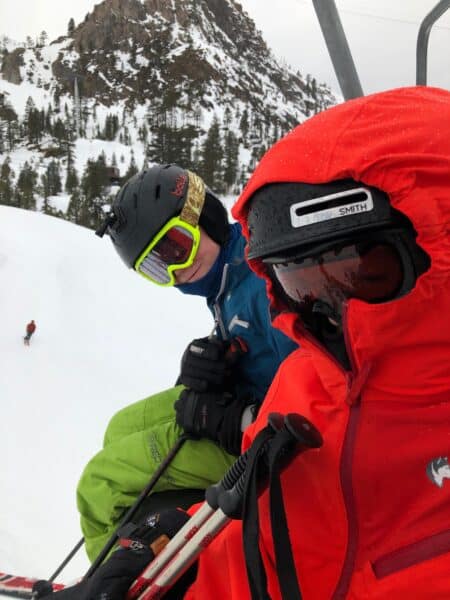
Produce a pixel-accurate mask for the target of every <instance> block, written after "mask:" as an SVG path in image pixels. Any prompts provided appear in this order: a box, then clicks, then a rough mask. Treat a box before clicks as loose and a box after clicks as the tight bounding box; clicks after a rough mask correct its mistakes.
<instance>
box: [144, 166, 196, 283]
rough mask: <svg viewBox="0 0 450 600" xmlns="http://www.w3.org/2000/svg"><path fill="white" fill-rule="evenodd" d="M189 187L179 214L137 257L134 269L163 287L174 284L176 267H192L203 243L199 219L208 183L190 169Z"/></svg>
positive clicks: (188, 172)
mask: <svg viewBox="0 0 450 600" xmlns="http://www.w3.org/2000/svg"><path fill="white" fill-rule="evenodd" d="M187 174H188V189H187V194H186V200H185V203H184V206H183V209H182V211H181V213H180V215H179V216H176V217H173V218H172V219H170V220H169V221H168V222H167V223H166V224H165V225H164V227H163V228H162V229H161V230H160V231H159V232H158V233H157V234H156V236H155V237H154V238H153V239H152V241H151V242H150V244H149V245H148V246H147V247H146V248H145V249H144V251H143V252H142V253H141V254H140V256H139V257H138V259H137V261H136V263H135V265H134V269H135V271H137V272H138V273H139V274H140V275H142V276H143V277H145V278H146V279H149V280H150V281H152V282H153V283H156V284H157V285H160V286H163V287H169V286H172V285H175V283H176V281H175V276H174V274H173V272H174V271H177V270H179V269H187V268H188V267H190V266H191V265H192V264H193V262H194V260H195V257H196V255H197V251H198V247H199V245H200V228H199V226H198V221H199V218H200V214H201V212H202V208H203V204H204V202H205V184H204V182H203V180H202V179H201V178H200V177H199V176H198V175H195V173H192V172H191V171H187Z"/></svg>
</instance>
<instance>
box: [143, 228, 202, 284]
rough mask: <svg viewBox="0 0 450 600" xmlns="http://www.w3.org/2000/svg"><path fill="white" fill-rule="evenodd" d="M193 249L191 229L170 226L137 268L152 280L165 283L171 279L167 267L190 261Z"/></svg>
mask: <svg viewBox="0 0 450 600" xmlns="http://www.w3.org/2000/svg"><path fill="white" fill-rule="evenodd" d="M194 249H196V245H195V243H194V236H193V234H192V232H191V231H189V230H188V229H185V228H184V227H182V226H175V227H171V228H170V229H169V230H168V231H167V232H166V233H165V234H164V235H163V237H162V238H161V239H160V240H159V241H158V242H157V244H156V245H155V246H154V247H153V248H152V249H151V250H150V251H149V252H148V253H147V254H146V255H145V257H144V258H143V259H142V260H141V262H140V264H139V266H138V267H137V269H138V271H140V272H141V273H142V274H144V275H145V276H147V277H148V278H149V279H151V280H152V281H154V282H156V283H159V284H162V285H167V284H169V283H171V281H172V275H171V274H170V272H169V267H173V266H174V265H186V263H187V262H189V261H190V263H192V260H193V259H194V258H195V255H194ZM186 266H187V265H186Z"/></svg>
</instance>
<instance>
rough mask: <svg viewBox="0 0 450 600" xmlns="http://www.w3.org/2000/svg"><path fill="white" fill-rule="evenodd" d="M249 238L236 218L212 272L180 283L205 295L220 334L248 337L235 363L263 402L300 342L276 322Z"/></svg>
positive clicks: (243, 387)
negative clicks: (251, 261) (250, 259)
mask: <svg viewBox="0 0 450 600" xmlns="http://www.w3.org/2000/svg"><path fill="white" fill-rule="evenodd" d="M245 243H246V242H245V239H244V237H243V235H242V232H241V226H240V225H239V224H238V223H233V224H231V225H230V237H229V240H228V242H227V243H226V244H225V247H224V248H223V249H222V250H221V254H220V256H219V258H218V260H217V264H216V268H214V267H213V269H212V270H211V271H212V273H211V274H208V275H206V276H205V277H204V278H203V280H200V281H199V282H197V283H196V284H185V285H180V286H177V288H178V289H180V290H181V291H182V292H183V293H186V294H193V295H199V296H205V297H206V300H207V304H208V307H209V309H210V310H211V312H212V314H213V316H214V320H215V323H216V331H217V336H218V337H219V338H220V339H223V340H229V339H232V338H234V337H239V338H241V339H242V340H243V341H244V342H245V344H246V345H247V348H248V351H247V352H246V353H245V354H244V355H243V356H242V357H241V358H240V360H239V362H238V364H237V366H236V369H237V371H238V374H237V380H238V381H239V391H240V392H241V393H243V394H244V395H245V394H250V395H252V396H253V397H254V398H255V400H257V401H258V402H262V400H263V399H264V396H265V394H266V392H267V390H268V388H269V386H270V384H271V383H272V380H273V378H274V376H275V373H276V371H277V369H278V367H279V366H280V363H281V362H282V361H283V360H284V359H285V358H286V356H288V354H290V353H291V352H292V351H293V350H295V349H296V348H298V345H297V344H295V343H294V342H293V341H292V340H290V339H289V338H288V337H287V336H286V335H284V333H281V331H279V330H278V329H274V328H273V327H272V324H271V315H270V312H269V301H268V299H267V294H266V287H265V285H266V284H265V282H264V280H263V279H261V278H260V277H258V276H257V275H255V273H254V272H253V271H252V270H251V269H250V267H249V266H248V264H247V262H246V260H245V254H244V249H245Z"/></svg>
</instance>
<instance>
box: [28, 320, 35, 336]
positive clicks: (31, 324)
mask: <svg viewBox="0 0 450 600" xmlns="http://www.w3.org/2000/svg"><path fill="white" fill-rule="evenodd" d="M35 331H36V324H35V322H34V321H30V322H29V323H28V325H27V333H34V332H35Z"/></svg>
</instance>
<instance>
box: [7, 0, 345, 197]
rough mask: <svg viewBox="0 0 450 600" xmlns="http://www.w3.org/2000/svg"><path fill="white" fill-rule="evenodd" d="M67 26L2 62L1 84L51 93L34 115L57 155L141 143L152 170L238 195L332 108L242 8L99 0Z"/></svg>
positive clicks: (188, 0) (227, 0)
mask: <svg viewBox="0 0 450 600" xmlns="http://www.w3.org/2000/svg"><path fill="white" fill-rule="evenodd" d="M72 25H74V24H73V23H72ZM72 25H71V26H70V34H68V35H66V36H61V37H59V38H58V39H57V40H55V41H54V42H52V43H51V44H49V45H46V46H44V45H40V46H38V45H36V46H35V47H27V49H26V50H25V49H24V48H21V49H16V50H14V51H12V52H10V53H9V54H5V56H4V58H3V64H2V76H3V78H4V79H6V80H8V81H10V82H13V83H16V84H20V82H21V81H23V82H24V85H29V86H36V87H38V88H44V89H45V90H46V92H48V94H47V95H48V97H49V98H50V99H51V106H50V107H48V106H45V107H38V108H40V109H42V110H43V109H44V108H45V111H46V112H47V113H48V112H49V111H50V113H51V114H50V115H49V116H48V117H47V121H48V123H47V122H46V123H47V124H46V125H45V126H46V127H47V129H46V132H47V134H48V135H50V136H53V137H54V138H55V143H56V145H60V144H61V140H64V139H69V138H70V141H71V142H73V141H74V140H75V139H77V138H79V137H81V138H88V139H93V138H95V137H97V138H99V139H101V140H108V141H115V142H118V143H120V144H123V145H124V146H127V147H130V146H134V147H135V148H136V146H137V145H139V144H140V145H141V148H142V152H141V154H142V155H144V156H145V158H146V159H148V160H149V161H154V162H179V163H180V164H183V165H184V166H186V167H188V168H192V169H193V170H196V169H198V170H199V172H200V174H201V175H202V176H203V177H204V178H205V179H206V181H207V182H208V184H209V185H211V186H215V189H216V190H217V191H219V192H220V191H230V190H232V191H233V192H234V191H235V190H237V189H239V187H240V186H241V185H242V184H243V183H244V182H245V180H246V177H247V175H248V173H249V172H251V170H252V169H253V168H254V165H255V163H256V161H257V160H258V159H259V157H260V156H261V155H262V153H263V152H264V151H265V150H266V149H267V147H268V146H269V145H271V144H272V143H273V142H274V141H275V140H277V139H279V137H281V136H282V135H283V134H284V133H285V132H287V131H288V130H290V129H292V127H294V126H295V125H297V124H298V123H299V122H301V121H303V120H304V119H305V118H306V117H308V116H310V115H311V114H314V113H316V112H319V111H320V110H323V109H324V108H326V107H328V106H329V105H331V104H334V103H335V98H334V97H333V95H332V94H331V92H330V90H329V89H328V88H327V87H326V86H324V85H318V84H317V82H316V81H315V79H314V78H313V77H312V76H310V75H308V76H306V77H305V78H304V77H302V76H301V75H300V73H298V72H297V73H295V72H293V71H292V70H291V69H290V68H288V67H286V66H282V65H281V64H280V63H279V62H278V61H277V60H276V58H275V57H274V55H273V54H272V52H271V50H270V49H269V48H268V46H267V44H266V42H265V41H264V39H263V38H262V36H261V34H260V33H259V31H258V30H257V29H256V27H255V24H254V23H253V21H252V20H251V19H250V17H249V16H248V15H247V14H246V13H245V12H244V11H243V9H242V7H241V6H240V4H238V3H237V2H236V1H235V0H103V2H100V3H99V4H97V5H96V6H95V7H94V9H93V10H92V12H90V13H88V14H87V15H86V17H85V19H84V21H83V22H81V23H79V24H78V25H77V26H72ZM30 89H32V87H30ZM27 93H28V94H31V95H33V93H32V91H31V92H30V91H28V92H27ZM36 96H37V97H39V96H40V94H36ZM63 109H64V114H62V110H63ZM58 121H59V122H58ZM63 130H64V131H63ZM55 132H58V133H57V134H56V133H55ZM39 135H40V134H39ZM49 143H50V142H49ZM52 144H53V145H54V142H52Z"/></svg>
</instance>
